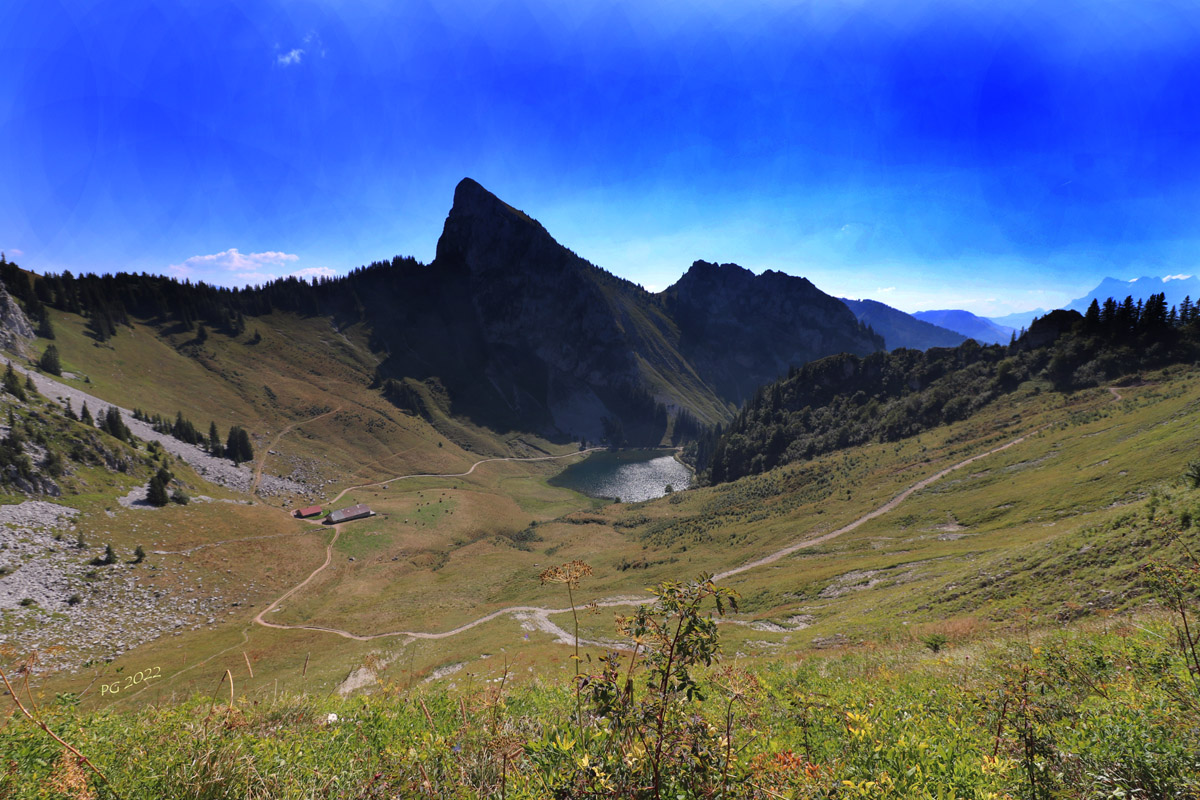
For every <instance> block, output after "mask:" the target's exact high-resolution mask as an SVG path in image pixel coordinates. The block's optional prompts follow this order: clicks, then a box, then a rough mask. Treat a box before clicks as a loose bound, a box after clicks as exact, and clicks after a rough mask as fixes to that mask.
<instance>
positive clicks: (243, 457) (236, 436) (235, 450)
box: [225, 425, 254, 464]
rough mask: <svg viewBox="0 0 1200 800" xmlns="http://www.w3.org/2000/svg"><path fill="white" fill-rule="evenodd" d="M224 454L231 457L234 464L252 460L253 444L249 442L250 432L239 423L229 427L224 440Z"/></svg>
mask: <svg viewBox="0 0 1200 800" xmlns="http://www.w3.org/2000/svg"><path fill="white" fill-rule="evenodd" d="M225 455H226V456H228V457H229V458H230V459H232V461H233V463H234V464H241V463H243V462H246V461H253V460H254V446H253V445H252V444H251V443H250V434H248V433H246V431H245V430H244V429H243V428H242V427H241V426H240V425H234V426H233V427H232V428H230V429H229V437H228V438H227V439H226V440H225Z"/></svg>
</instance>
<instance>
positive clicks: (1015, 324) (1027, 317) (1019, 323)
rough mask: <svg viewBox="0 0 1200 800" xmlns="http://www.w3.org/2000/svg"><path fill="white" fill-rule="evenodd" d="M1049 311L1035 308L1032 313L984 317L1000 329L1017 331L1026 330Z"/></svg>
mask: <svg viewBox="0 0 1200 800" xmlns="http://www.w3.org/2000/svg"><path fill="white" fill-rule="evenodd" d="M1050 310H1051V309H1048V308H1035V309H1034V310H1033V311H1017V312H1016V313H1013V314H1005V315H1004V316H1002V317H985V319H990V320H991V321H992V322H994V323H996V324H997V325H1000V326H1002V327H1006V328H1015V329H1016V330H1018V331H1019V330H1022V329H1028V328H1029V326H1030V324H1031V323H1032V322H1033V321H1034V320H1035V319H1037V318H1038V317H1044V316H1045V315H1046V314H1048V313H1049V312H1050Z"/></svg>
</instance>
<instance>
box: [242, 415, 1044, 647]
mask: <svg viewBox="0 0 1200 800" xmlns="http://www.w3.org/2000/svg"><path fill="white" fill-rule="evenodd" d="M1043 429H1044V426H1043V427H1042V428H1037V429H1035V430H1033V431H1030V432H1029V433H1026V434H1023V435H1021V436H1019V437H1017V438H1016V439H1013V440H1011V441H1009V442H1007V443H1005V444H1002V445H1000V446H998V447H993V448H992V449H991V450H988V451H986V452H983V453H979V454H977V455H974V456H971V457H970V458H966V459H963V460H962V461H959V462H958V463H956V464H952V465H951V466H949V467H946V468H945V469H943V470H941V471H939V472H936V473H934V474H933V475H930V476H929V477H928V478H925V479H924V480H921V481H918V482H917V483H914V484H913V485H912V486H910V487H908V488H907V489H905V490H904V491H903V492H901V493H900V494H898V495H896V496H895V497H893V498H892V499H891V500H889V501H888V502H886V503H884V504H883V505H881V506H879V507H878V508H876V509H875V510H873V511H870V512H868V513H866V514H864V515H862V516H861V517H859V518H858V519H856V520H854V521H853V522H851V523H850V524H848V525H844V526H842V527H841V528H838V529H837V530H835V531H832V532H830V533H826V534H822V535H820V536H816V537H813V538H809V539H802V540H801V541H799V542H795V543H793V544H790V545H788V546H787V547H784V548H782V549H780V550H776V551H775V552H774V553H771V554H770V555H767V556H764V557H762V558H760V559H757V560H755V561H750V562H748V563H746V564H742V565H741V566H739V567H734V568H733V569H729V570H726V571H724V572H721V573H718V574H717V575H715V576H713V580H715V581H722V580H726V579H728V578H731V577H733V576H734V575H739V574H741V573H743V572H746V571H748V570H752V569H755V568H757V567H762V566H766V565H767V564H773V563H774V562H776V561H779V560H780V559H782V558H786V557H787V556H790V555H792V554H793V553H795V552H797V551H798V550H803V549H804V548H806V547H813V546H815V545H818V544H821V543H823V542H827V541H829V540H830V539H834V538H836V537H838V536H841V535H842V534H845V533H849V532H850V531H852V530H854V529H855V528H857V527H859V526H860V525H862V524H863V523H865V522H869V521H870V520H873V519H875V518H876V517H878V516H881V515H883V514H886V513H888V512H889V511H892V510H893V509H895V508H896V507H897V506H899V505H900V504H901V503H903V502H904V501H905V500H907V499H908V498H909V497H910V496H912V494H913V493H914V492H919V491H920V490H921V489H924V488H925V487H927V486H929V485H930V484H932V483H934V482H935V481H938V480H940V479H941V478H944V477H945V476H946V475H949V474H950V473H951V472H954V471H955V470H958V469H962V468H963V467H965V466H968V465H969V464H973V463H975V462H976V461H979V460H980V459H983V458H987V457H988V456H990V455H994V454H996V453H999V452H1001V451H1004V450H1007V449H1008V448H1010V447H1013V446H1015V445H1018V444H1020V443H1021V442H1024V441H1025V440H1026V439H1027V438H1029V437H1030V436H1032V435H1033V434H1035V433H1037V432H1038V431H1041V430H1043ZM590 449H591V450H598V449H601V448H590ZM579 452H580V453H585V452H589V451H588V450H580V451H579ZM571 455H577V453H569V454H568V455H567V456H545V457H540V458H488V459H484V460H482V461H477V462H475V464H473V465H472V466H471V468H470V469H469V470H467V471H466V472H461V473H455V474H450V475H401V476H399V477H396V478H390V479H388V480H386V481H382V482H375V483H369V484H365V486H376V485H386V484H388V483H391V482H393V481H398V480H404V479H405V478H458V477H462V476H464V475H470V474H471V473H472V472H474V471H475V468H476V467H478V466H479V465H480V464H486V463H489V462H492V461H545V460H548V459H554V458H567V457H568V456H571ZM361 488H364V487H363V486H357V487H350V488H348V489H343V490H342V491H341V493H339V494H338V496H337V497H335V498H334V499H333V501H332V502H337V501H338V500H339V499H341V497H342V496H343V495H345V494H346V492H348V491H351V490H353V489H361ZM339 528H340V526H338V525H335V526H334V534H333V538H332V539H330V541H329V544H328V545H327V546H326V548H325V562H324V563H323V564H321V566H319V567H317V568H316V569H315V570H313V572H312V574H310V575H309V576H308V577H307V578H305V579H304V580H303V581H302V582H301V583H299V584H297V585H296V586H294V587H292V588H291V589H289V590H288V591H287V592H285V593H284V594H283V595H282V596H280V597H279V598H278V599H276V600H275V601H274V602H273V603H271V604H270V605H269V606H267V607H266V608H265V609H263V610H262V611H260V612H259V613H258V615H257V616H255V617H254V622H256V623H258V624H259V625H262V626H263V627H266V628H274V629H276V630H302V631H320V632H322V633H332V634H334V635H336V636H341V637H343V638H345V639H353V640H355V641H359V642H369V641H373V640H375V639H387V638H395V637H405V638H406V640H407V641H412V640H415V639H447V638H449V637H451V636H457V635H458V634H460V633H463V632H465V631H468V630H470V629H472V628H475V627H477V626H479V625H483V624H484V623H487V622H491V621H492V620H494V619H497V618H499V617H502V616H505V615H507V614H512V615H514V616H518V617H521V616H524V617H525V618H526V619H528V620H529V621H530V622H532V623H533V624H534V625H535V626H536V627H537V628H538V629H539V630H542V631H545V632H547V633H551V634H552V635H554V636H555V637H556V638H557V640H558V641H565V642H567V643H569V644H573V643H574V641H575V640H574V637H573V636H572V635H571V634H568V633H567V632H566V631H564V630H563V629H562V628H560V627H558V626H557V625H555V624H554V623H552V622H551V621H550V619H549V617H550V615H552V614H566V613H569V612H570V611H571V609H570V608H542V607H540V606H507V607H505V608H501V609H499V610H497V611H493V612H491V613H490V614H486V615H484V616H482V617H479V618H478V619H475V620H473V621H471V622H468V623H466V624H464V625H460V626H458V627H457V628H453V629H451V630H448V631H442V632H440V633H429V632H421V631H389V632H386V633H373V634H367V635H359V634H356V633H351V632H350V631H345V630H341V629H339V628H327V627H323V626H319V625H284V624H280V623H275V622H267V621H266V620H265V619H263V617H264V615H266V614H269V613H271V612H273V611H274V610H275V609H276V608H277V607H278V606H279V604H280V603H282V602H283V601H284V600H286V599H287V598H289V597H291V596H292V595H293V594H295V593H296V592H297V591H299V590H300V589H303V588H304V587H305V586H307V585H308V584H309V583H310V582H311V581H312V580H313V579H314V578H316V577H317V575H319V574H320V573H321V572H322V571H323V570H324V569H325V568H326V567H328V566H329V564H330V563H331V562H332V560H333V546H334V544H335V543H336V542H337V540H338V537H339V536H340V535H341V531H340V530H339ZM645 602H647V599H646V598H642V597H637V598H635V597H611V598H606V599H603V600H597V601H595V602H594V603H592V604H591V605H595V606H598V607H605V608H607V607H615V606H633V605H641V604H643V603H645ZM580 644H588V645H601V646H602V645H604V644H606V643H603V642H588V641H584V640H582V639H581V640H580Z"/></svg>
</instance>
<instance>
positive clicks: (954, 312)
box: [913, 309, 1016, 344]
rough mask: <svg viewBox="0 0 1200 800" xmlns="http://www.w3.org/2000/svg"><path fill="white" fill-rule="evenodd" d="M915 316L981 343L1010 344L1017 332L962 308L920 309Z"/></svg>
mask: <svg viewBox="0 0 1200 800" xmlns="http://www.w3.org/2000/svg"><path fill="white" fill-rule="evenodd" d="M913 316H914V317H916V318H917V319H919V320H922V321H924V322H929V323H932V324H934V325H938V326H941V327H943V328H949V329H950V330H952V331H954V332H956V333H961V334H962V335H963V336H966V337H967V338H968V339H974V340H975V341H977V342H979V343H980V344H1008V342H1009V340H1011V339H1012V335H1013V333H1015V332H1016V331H1015V329H1014V328H1010V327H1008V326H1007V325H997V324H996V323H994V322H992V321H991V320H990V319H987V318H986V317H977V316H975V315H974V314H972V313H971V312H970V311H962V310H960V309H942V310H939V311H918V312H917V313H915V314H913Z"/></svg>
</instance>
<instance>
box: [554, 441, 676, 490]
mask: <svg viewBox="0 0 1200 800" xmlns="http://www.w3.org/2000/svg"><path fill="white" fill-rule="evenodd" d="M550 483H552V484H554V485H555V486H565V487H566V488H568V489H574V490H575V491H577V492H583V493H584V494H586V495H589V496H591V497H608V498H620V499H621V501H622V502H625V503H634V502H637V501H639V500H652V499H654V498H655V497H662V496H663V495H665V494H666V493H667V487H668V486H670V487H671V488H672V489H675V490H679V489H687V488H688V487H690V486H691V485H692V472H691V470H689V469H688V468H687V467H685V466H684V465H683V464H681V463H679V462H678V461H676V460H675V458H674V456H673V455H671V454H670V453H666V452H664V451H662V450H621V451H619V452H616V453H612V452H608V451H602V452H598V453H592V454H591V455H590V456H588V457H587V458H586V459H584V460H583V461H580V462H579V463H578V464H572V465H571V466H569V467H567V468H566V469H565V470H563V471H562V472H561V473H559V474H558V475H556V476H555V477H553V478H551V479H550Z"/></svg>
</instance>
